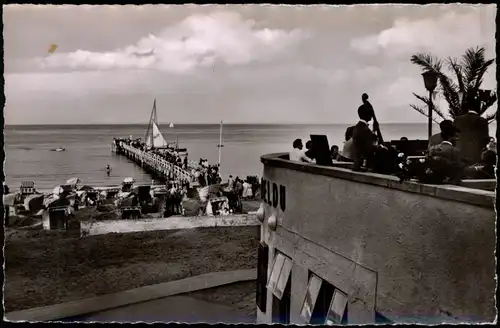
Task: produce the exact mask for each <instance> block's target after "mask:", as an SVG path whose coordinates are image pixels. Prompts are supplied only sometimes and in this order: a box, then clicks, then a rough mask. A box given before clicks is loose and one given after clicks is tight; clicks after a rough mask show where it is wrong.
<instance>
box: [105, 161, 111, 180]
mask: <svg viewBox="0 0 500 328" xmlns="http://www.w3.org/2000/svg"><path fill="white" fill-rule="evenodd" d="M106 174H107V175H108V177H109V175H110V174H111V166H109V164H108V165H106Z"/></svg>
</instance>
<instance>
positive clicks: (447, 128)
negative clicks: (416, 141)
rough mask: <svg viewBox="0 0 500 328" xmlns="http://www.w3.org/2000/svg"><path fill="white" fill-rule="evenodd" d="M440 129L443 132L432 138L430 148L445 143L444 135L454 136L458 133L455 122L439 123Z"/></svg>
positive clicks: (445, 121) (444, 121)
mask: <svg viewBox="0 0 500 328" xmlns="http://www.w3.org/2000/svg"><path fill="white" fill-rule="evenodd" d="M439 128H440V129H441V132H439V133H436V134H434V135H432V136H431V139H430V140H429V148H430V147H432V146H437V145H439V144H440V143H441V142H443V140H444V139H443V135H444V134H447V135H454V134H455V133H458V132H459V131H458V129H457V128H456V127H455V125H454V123H453V121H450V120H443V121H441V123H439Z"/></svg>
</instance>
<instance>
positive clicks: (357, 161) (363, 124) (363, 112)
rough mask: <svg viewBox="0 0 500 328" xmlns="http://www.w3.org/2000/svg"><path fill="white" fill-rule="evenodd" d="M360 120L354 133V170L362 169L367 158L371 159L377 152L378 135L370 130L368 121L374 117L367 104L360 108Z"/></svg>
mask: <svg viewBox="0 0 500 328" xmlns="http://www.w3.org/2000/svg"><path fill="white" fill-rule="evenodd" d="M358 116H359V122H358V123H357V124H356V125H355V126H354V129H353V133H352V140H353V149H352V150H353V152H352V155H353V160H354V165H353V170H355V171H359V170H361V166H362V165H363V162H364V161H365V160H371V159H372V158H373V156H374V154H375V150H376V148H377V146H375V142H376V136H375V134H374V133H373V132H372V130H370V127H369V126H368V124H369V123H368V122H370V121H371V119H372V112H371V111H370V110H369V108H368V107H367V106H360V107H359V108H358Z"/></svg>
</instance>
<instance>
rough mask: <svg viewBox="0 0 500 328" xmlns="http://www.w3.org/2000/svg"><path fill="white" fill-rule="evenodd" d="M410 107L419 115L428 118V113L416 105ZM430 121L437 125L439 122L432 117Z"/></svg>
mask: <svg viewBox="0 0 500 328" xmlns="http://www.w3.org/2000/svg"><path fill="white" fill-rule="evenodd" d="M410 107H411V108H413V109H414V110H416V111H417V112H419V113H420V114H422V115H424V116H425V117H429V113H428V112H427V111H426V110H424V109H422V108H421V107H418V106H417V105H412V104H410ZM432 120H433V121H434V122H436V123H437V124H439V121H438V120H437V119H436V117H435V116H432Z"/></svg>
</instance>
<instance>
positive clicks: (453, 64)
mask: <svg viewBox="0 0 500 328" xmlns="http://www.w3.org/2000/svg"><path fill="white" fill-rule="evenodd" d="M446 63H447V64H448V68H449V69H450V70H451V71H453V72H454V73H455V76H456V77H457V83H458V90H459V91H461V92H463V93H464V94H465V87H464V77H463V74H462V66H460V65H459V64H458V60H457V59H456V58H451V57H449V58H448V59H447V60H446Z"/></svg>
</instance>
